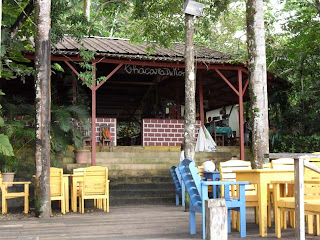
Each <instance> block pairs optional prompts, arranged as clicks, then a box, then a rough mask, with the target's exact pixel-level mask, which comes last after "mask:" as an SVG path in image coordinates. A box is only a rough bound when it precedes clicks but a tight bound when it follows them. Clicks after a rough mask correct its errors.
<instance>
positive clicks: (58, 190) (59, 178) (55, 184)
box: [50, 167, 63, 197]
mask: <svg viewBox="0 0 320 240" xmlns="http://www.w3.org/2000/svg"><path fill="white" fill-rule="evenodd" d="M50 194H51V197H56V196H62V195H63V169H62V168H54V167H51V168H50Z"/></svg>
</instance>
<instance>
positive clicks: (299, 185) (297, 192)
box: [294, 157, 306, 240]
mask: <svg viewBox="0 0 320 240" xmlns="http://www.w3.org/2000/svg"><path fill="white" fill-rule="evenodd" d="M303 158H304V157H299V158H295V159H294V179H295V183H294V196H295V223H296V228H295V239H299V240H305V238H306V236H305V221H304V178H303V171H304V164H303Z"/></svg>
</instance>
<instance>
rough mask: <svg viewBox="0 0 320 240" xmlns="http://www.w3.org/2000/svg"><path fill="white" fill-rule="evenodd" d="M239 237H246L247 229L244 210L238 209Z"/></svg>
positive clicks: (242, 208)
mask: <svg viewBox="0 0 320 240" xmlns="http://www.w3.org/2000/svg"><path fill="white" fill-rule="evenodd" d="M239 215H240V237H241V238H243V237H246V235H247V228H246V208H245V207H240V212H239Z"/></svg>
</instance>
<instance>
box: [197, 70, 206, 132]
mask: <svg viewBox="0 0 320 240" xmlns="http://www.w3.org/2000/svg"><path fill="white" fill-rule="evenodd" d="M198 72H199V76H198V77H199V84H198V87H199V107H200V121H201V126H202V127H204V124H205V122H204V110H203V89H202V80H203V73H202V71H200V70H199V71H198Z"/></svg>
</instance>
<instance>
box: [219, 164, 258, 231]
mask: <svg viewBox="0 0 320 240" xmlns="http://www.w3.org/2000/svg"><path fill="white" fill-rule="evenodd" d="M249 169H252V168H251V162H250V161H243V160H229V161H226V162H220V167H219V171H220V177H221V180H222V181H236V173H234V172H232V171H233V170H249ZM245 189H246V207H254V208H255V222H256V223H258V214H257V213H258V207H259V201H258V195H257V187H256V186H255V185H254V184H249V185H246V186H245ZM231 191H232V194H233V196H235V195H236V194H237V193H236V189H234V187H233V188H231ZM223 193H224V190H223V188H221V194H222V196H223ZM236 222H237V221H236V212H234V211H233V212H232V227H233V228H236ZM238 222H239V221H238ZM238 228H239V224H238ZM238 230H239V229H238Z"/></svg>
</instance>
